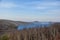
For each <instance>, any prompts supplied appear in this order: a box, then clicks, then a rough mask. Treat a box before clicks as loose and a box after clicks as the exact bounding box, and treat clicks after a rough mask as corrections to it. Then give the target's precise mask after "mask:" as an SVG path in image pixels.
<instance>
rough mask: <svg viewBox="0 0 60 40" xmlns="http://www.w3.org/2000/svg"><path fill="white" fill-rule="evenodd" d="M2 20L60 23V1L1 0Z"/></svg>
mask: <svg viewBox="0 0 60 40" xmlns="http://www.w3.org/2000/svg"><path fill="white" fill-rule="evenodd" d="M0 19H9V20H17V21H58V22H60V1H59V0H1V1H0Z"/></svg>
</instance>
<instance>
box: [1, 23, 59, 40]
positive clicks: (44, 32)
mask: <svg viewBox="0 0 60 40" xmlns="http://www.w3.org/2000/svg"><path fill="white" fill-rule="evenodd" d="M3 26H4V25H2V24H0V40H60V23H59V22H55V23H54V24H52V25H51V26H49V27H46V26H45V27H39V28H29V29H23V30H17V29H16V26H15V25H12V24H11V25H10V26H11V27H10V26H9V27H8V28H7V27H5V28H6V29H4V27H3ZM2 27H3V28H2Z"/></svg>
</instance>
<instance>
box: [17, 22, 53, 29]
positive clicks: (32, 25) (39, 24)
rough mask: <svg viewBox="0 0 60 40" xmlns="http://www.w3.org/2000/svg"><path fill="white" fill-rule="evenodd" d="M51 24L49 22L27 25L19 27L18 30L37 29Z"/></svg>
mask: <svg viewBox="0 0 60 40" xmlns="http://www.w3.org/2000/svg"><path fill="white" fill-rule="evenodd" d="M51 24H52V23H50V22H33V23H31V24H29V25H23V24H22V25H19V26H18V30H23V29H29V28H38V27H49V26H50V25H51Z"/></svg>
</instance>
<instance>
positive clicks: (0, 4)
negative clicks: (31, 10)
mask: <svg viewBox="0 0 60 40" xmlns="http://www.w3.org/2000/svg"><path fill="white" fill-rule="evenodd" d="M13 7H17V5H16V4H14V3H11V2H0V8H13Z"/></svg>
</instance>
